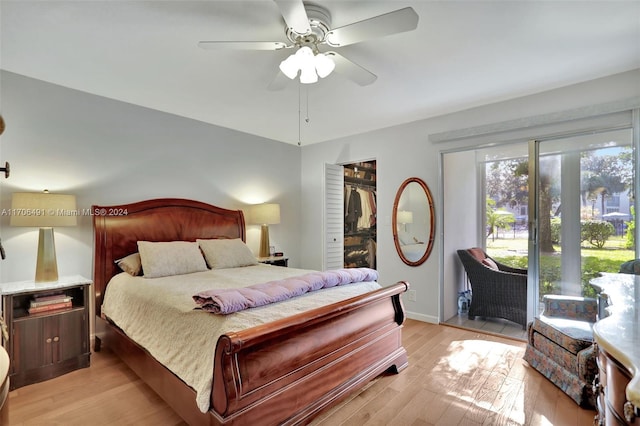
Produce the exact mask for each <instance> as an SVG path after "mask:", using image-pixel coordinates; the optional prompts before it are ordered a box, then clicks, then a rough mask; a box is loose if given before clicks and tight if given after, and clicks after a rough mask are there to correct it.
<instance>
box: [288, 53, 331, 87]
mask: <svg viewBox="0 0 640 426" xmlns="http://www.w3.org/2000/svg"><path fill="white" fill-rule="evenodd" d="M335 67H336V64H335V62H333V60H332V59H331V58H329V57H328V56H326V55H325V54H324V53H317V54H314V53H313V50H311V48H310V47H308V46H302V47H301V48H300V49H298V50H297V51H296V53H294V54H293V55H290V56H289V57H288V58H287V59H285V60H284V61H282V62H280V71H282V73H283V74H284V75H286V76H287V77H288V78H290V79H292V80H293V79H295V78H296V77H297V75H298V71H300V83H303V84H310V83H315V82H317V81H318V76H319V77H321V78H325V77H326V76H328V75H329V74H331V72H332V71H333V69H334V68H335Z"/></svg>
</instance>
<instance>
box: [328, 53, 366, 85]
mask: <svg viewBox="0 0 640 426" xmlns="http://www.w3.org/2000/svg"><path fill="white" fill-rule="evenodd" d="M325 55H327V56H328V57H330V58H331V59H333V62H335V64H336V68H335V71H336V72H337V73H339V74H342V75H344V76H345V77H347V78H348V79H350V80H352V81H354V82H356V83H357V84H359V85H360V86H368V85H370V84H371V83H373V82H374V81H376V79H377V78H378V76H377V75H375V74H374V73H372V72H371V71H369V70H367V69H365V68H362V67H361V66H360V65H358V64H356V63H355V62H353V61H350V60H349V59H347V58H345V57H344V56H342V55H340V54H339V53H336V52H333V51H331V52H325Z"/></svg>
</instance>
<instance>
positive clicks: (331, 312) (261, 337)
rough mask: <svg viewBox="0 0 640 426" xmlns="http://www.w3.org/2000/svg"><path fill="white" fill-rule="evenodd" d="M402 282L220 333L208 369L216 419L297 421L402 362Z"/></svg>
mask: <svg viewBox="0 0 640 426" xmlns="http://www.w3.org/2000/svg"><path fill="white" fill-rule="evenodd" d="M408 288H409V284H408V283H406V282H398V283H396V284H394V285H392V286H389V287H384V288H381V289H379V290H377V291H374V292H371V293H367V294H365V295H362V296H358V297H354V298H351V299H348V300H344V301H342V302H337V303H334V304H331V305H327V306H323V307H320V308H317V309H314V310H311V311H308V312H304V313H301V314H298V315H295V316H292V317H288V318H283V319H281V320H278V321H274V322H272V323H269V324H264V325H261V326H257V327H252V328H250V329H247V330H243V331H239V332H236V333H228V334H226V335H224V336H222V337H220V339H219V340H218V344H217V346H216V355H215V362H214V370H216V371H215V374H214V377H215V378H219V377H224V378H225V379H224V380H217V381H214V384H213V392H212V394H211V396H212V399H211V404H212V407H213V408H214V411H215V414H216V415H217V416H219V421H220V423H223V424H236V423H238V424H257V423H258V422H259V423H261V424H271V423H274V424H275V423H283V422H284V423H287V422H291V423H298V422H300V421H301V420H302V419H306V418H310V417H311V416H313V415H314V414H316V413H317V412H318V411H319V410H321V409H324V408H326V407H327V406H329V405H332V404H334V403H335V402H337V401H338V400H340V399H341V397H343V396H346V395H347V394H348V393H350V392H351V391H353V390H355V389H358V388H360V387H361V386H363V385H364V384H366V383H367V382H368V381H369V380H371V379H372V378H374V377H376V376H378V375H380V374H382V373H383V372H385V371H387V370H389V369H392V370H393V371H394V372H398V371H400V370H402V369H403V368H404V367H406V365H407V356H406V351H405V350H404V348H403V347H402V342H401V334H400V329H401V327H402V323H403V322H404V311H403V308H402V302H401V300H400V294H401V293H403V292H405V291H406V290H407V289H408ZM301 349H303V350H301ZM301 354H304V356H301ZM345 378H346V380H345ZM296 388H297V389H298V391H296ZM285 389H286V391H283V390H285ZM292 395H295V398H292ZM256 413H259V416H260V417H259V418H258V417H256V416H255V414H256ZM283 413H290V414H291V417H290V418H287V417H285V418H284V419H283V418H282V414H283Z"/></svg>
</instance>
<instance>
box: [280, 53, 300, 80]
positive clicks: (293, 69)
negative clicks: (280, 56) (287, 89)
mask: <svg viewBox="0 0 640 426" xmlns="http://www.w3.org/2000/svg"><path fill="white" fill-rule="evenodd" d="M298 59H299V58H297V57H296V55H291V56H289V57H288V58H287V59H285V60H284V61H282V62H280V71H282V74H284V75H286V76H287V77H289V78H290V79H291V80H293V79H294V78H296V76H297V75H298V71H300V63H299V61H298Z"/></svg>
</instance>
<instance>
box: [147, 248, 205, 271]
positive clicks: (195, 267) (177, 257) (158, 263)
mask: <svg viewBox="0 0 640 426" xmlns="http://www.w3.org/2000/svg"><path fill="white" fill-rule="evenodd" d="M138 252H139V253H140V260H141V262H142V270H143V271H144V276H145V277H146V278H158V277H166V276H170V275H181V274H190V273H192V272H200V271H206V270H207V264H206V263H205V261H204V257H202V253H201V252H200V247H198V243H192V242H189V241H171V242H166V243H165V242H161V243H152V242H150V241H138Z"/></svg>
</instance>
